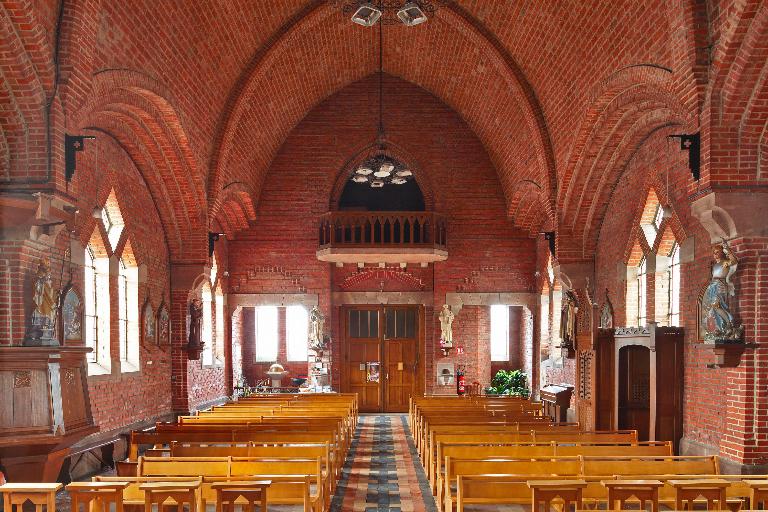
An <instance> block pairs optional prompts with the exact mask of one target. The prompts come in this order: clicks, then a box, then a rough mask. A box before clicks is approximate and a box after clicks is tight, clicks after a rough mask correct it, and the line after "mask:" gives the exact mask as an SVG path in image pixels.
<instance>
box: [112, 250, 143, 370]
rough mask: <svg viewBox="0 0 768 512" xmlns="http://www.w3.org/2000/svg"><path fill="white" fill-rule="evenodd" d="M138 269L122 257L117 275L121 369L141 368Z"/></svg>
mask: <svg viewBox="0 0 768 512" xmlns="http://www.w3.org/2000/svg"><path fill="white" fill-rule="evenodd" d="M137 281H138V279H137V269H136V266H134V265H129V264H127V263H126V261H125V259H122V258H121V259H120V266H119V272H118V275H117V300H118V305H117V317H118V326H119V335H120V366H121V368H120V369H121V371H123V372H131V371H138V370H139V366H140V363H139V297H138V282H137Z"/></svg>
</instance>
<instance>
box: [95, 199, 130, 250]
mask: <svg viewBox="0 0 768 512" xmlns="http://www.w3.org/2000/svg"><path fill="white" fill-rule="evenodd" d="M101 222H102V223H104V229H105V230H106V231H107V238H108V239H109V245H110V247H112V250H113V251H114V250H115V248H117V242H119V241H120V235H121V234H122V233H123V228H124V227H125V221H123V214H122V213H121V212H120V205H119V204H118V202H117V196H116V195H115V191H114V190H112V191H111V192H110V193H109V197H107V202H106V203H104V208H102V209H101Z"/></svg>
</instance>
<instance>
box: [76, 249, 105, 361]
mask: <svg viewBox="0 0 768 512" xmlns="http://www.w3.org/2000/svg"><path fill="white" fill-rule="evenodd" d="M83 277H84V280H83V302H84V306H85V307H84V310H85V311H84V312H85V346H86V347H90V348H91V349H93V351H92V352H91V353H90V354H88V363H89V364H88V374H89V375H99V374H106V373H110V371H111V356H110V352H109V347H110V345H109V259H107V258H106V257H98V256H97V253H96V251H95V250H94V247H93V246H92V245H91V244H89V245H88V246H87V247H86V248H85V260H84V276H83Z"/></svg>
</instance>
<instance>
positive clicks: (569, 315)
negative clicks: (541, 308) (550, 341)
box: [560, 290, 579, 359]
mask: <svg viewBox="0 0 768 512" xmlns="http://www.w3.org/2000/svg"><path fill="white" fill-rule="evenodd" d="M578 313H579V302H578V300H576V295H575V294H574V293H573V291H571V290H566V292H565V293H564V294H563V308H562V310H561V312H560V340H561V341H560V348H561V350H562V351H563V358H568V359H570V358H573V357H575V355H576V352H575V349H576V322H577V320H578V318H577V316H578Z"/></svg>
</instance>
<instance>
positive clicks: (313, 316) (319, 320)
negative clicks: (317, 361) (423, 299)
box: [308, 306, 328, 357]
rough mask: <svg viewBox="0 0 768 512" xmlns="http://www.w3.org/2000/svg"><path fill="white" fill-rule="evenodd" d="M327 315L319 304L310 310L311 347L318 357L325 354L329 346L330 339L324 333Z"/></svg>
mask: <svg viewBox="0 0 768 512" xmlns="http://www.w3.org/2000/svg"><path fill="white" fill-rule="evenodd" d="M324 329H325V316H324V315H323V314H322V313H321V312H320V309H319V308H318V307H317V306H313V307H312V310H311V311H310V312H309V340H308V341H309V349H310V350H312V351H313V352H315V354H317V356H318V357H321V356H322V355H323V351H324V350H325V349H326V348H327V346H328V339H327V337H326V336H325V334H324V332H323V331H324Z"/></svg>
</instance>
